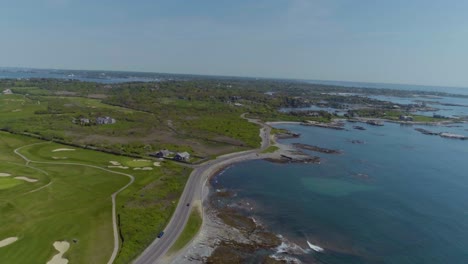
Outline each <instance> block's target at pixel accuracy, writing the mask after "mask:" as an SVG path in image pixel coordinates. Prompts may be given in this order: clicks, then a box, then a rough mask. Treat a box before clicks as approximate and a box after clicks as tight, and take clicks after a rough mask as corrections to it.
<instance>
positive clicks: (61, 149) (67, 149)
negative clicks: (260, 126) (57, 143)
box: [52, 148, 75, 152]
mask: <svg viewBox="0 0 468 264" xmlns="http://www.w3.org/2000/svg"><path fill="white" fill-rule="evenodd" d="M59 151H75V149H71V148H58V149H54V150H52V152H59Z"/></svg>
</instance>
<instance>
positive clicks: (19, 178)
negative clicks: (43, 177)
mask: <svg viewBox="0 0 468 264" xmlns="http://www.w3.org/2000/svg"><path fill="white" fill-rule="evenodd" d="M15 179H17V180H23V181H27V182H37V181H38V180H37V179H33V178H28V177H26V176H19V177H15Z"/></svg>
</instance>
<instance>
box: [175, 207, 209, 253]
mask: <svg viewBox="0 0 468 264" xmlns="http://www.w3.org/2000/svg"><path fill="white" fill-rule="evenodd" d="M202 222H203V220H202V218H201V214H200V209H199V208H198V207H193V208H192V212H191V213H190V217H189V219H188V221H187V224H186V225H185V228H184V230H183V231H182V233H181V234H180V236H179V238H177V240H176V242H175V243H174V245H172V247H171V249H170V250H169V253H175V252H177V251H179V250H181V249H182V248H184V247H185V246H186V245H187V244H188V243H189V242H190V241H191V240H192V239H193V238H194V237H195V235H196V234H197V233H198V231H199V230H200V227H201V225H202Z"/></svg>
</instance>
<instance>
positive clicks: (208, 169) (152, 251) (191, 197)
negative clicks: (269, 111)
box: [134, 114, 271, 264]
mask: <svg viewBox="0 0 468 264" xmlns="http://www.w3.org/2000/svg"><path fill="white" fill-rule="evenodd" d="M241 117H242V118H245V114H242V115H241ZM245 119H247V120H248V121H249V122H252V123H256V124H258V125H261V126H262V128H261V129H260V137H261V139H262V143H261V147H260V148H259V149H254V150H248V151H242V152H237V153H232V154H227V155H223V156H220V157H218V158H216V159H215V160H211V161H207V162H205V163H203V164H201V165H199V166H197V167H196V168H195V169H194V170H193V171H192V173H191V174H190V176H189V179H188V181H187V183H186V185H185V188H184V191H183V193H182V196H181V197H180V200H179V203H178V205H177V207H176V209H175V211H174V213H173V215H172V218H171V220H170V221H169V223H168V224H167V226H166V228H165V229H164V236H163V237H162V238H156V239H155V240H154V241H153V242H152V243H151V244H150V245H149V246H148V247H147V248H146V250H145V251H143V253H142V254H141V255H140V256H139V257H138V258H137V259H136V260H135V261H134V264H153V263H158V262H159V261H160V260H161V258H162V257H163V256H164V255H165V254H166V252H167V251H168V250H169V249H170V247H171V246H172V245H173V244H174V242H175V241H176V240H177V238H178V237H179V235H180V234H181V233H182V230H183V229H184V227H185V224H186V223H187V221H188V218H189V216H190V212H191V207H192V201H195V200H201V199H202V197H203V195H202V190H203V185H204V184H205V182H206V180H207V179H208V178H209V177H210V176H211V175H213V174H215V173H216V172H217V171H219V170H221V169H222V168H224V167H226V166H229V165H231V164H233V163H238V162H242V161H245V160H251V159H258V158H259V155H258V153H259V152H261V151H263V150H264V149H266V148H268V147H269V146H270V131H271V127H269V126H267V125H265V124H264V123H261V122H259V121H258V120H256V119H248V118H245ZM187 203H190V206H187ZM202 204H203V203H202ZM161 231H162V230H161Z"/></svg>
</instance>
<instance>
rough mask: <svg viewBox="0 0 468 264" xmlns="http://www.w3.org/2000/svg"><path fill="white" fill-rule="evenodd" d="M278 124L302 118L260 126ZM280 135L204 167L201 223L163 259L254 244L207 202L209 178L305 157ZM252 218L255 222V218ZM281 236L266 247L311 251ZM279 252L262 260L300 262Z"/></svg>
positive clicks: (192, 258) (200, 257)
mask: <svg viewBox="0 0 468 264" xmlns="http://www.w3.org/2000/svg"><path fill="white" fill-rule="evenodd" d="M335 121H343V120H340V119H335ZM382 121H388V122H390V123H406V124H408V123H409V122H401V121H400V122H398V121H396V122H392V121H390V120H382ZM363 122H365V121H363ZM450 123H454V122H450ZM455 123H457V122H455ZM280 124H294V125H301V124H302V122H289V121H278V122H266V123H264V124H263V126H264V127H265V125H268V126H270V125H280ZM413 124H415V125H416V124H419V122H413ZM444 124H447V123H430V124H429V125H439V126H440V125H444ZM261 134H262V130H261ZM279 137H280V136H279V135H270V141H271V142H272V144H271V145H272V146H276V147H278V148H279V149H278V150H276V151H275V152H273V153H259V152H258V150H255V151H251V154H252V155H249V156H243V157H242V158H240V159H230V160H227V161H226V162H221V163H219V164H216V165H215V166H213V167H212V168H211V169H210V170H207V173H208V174H209V175H208V176H207V178H206V181H205V183H204V184H203V195H202V200H201V202H202V205H203V206H202V208H203V210H202V211H203V223H202V226H201V228H200V230H199V232H198V234H197V235H196V236H195V237H194V238H193V239H192V241H191V242H190V243H189V244H187V245H186V246H185V247H184V248H183V249H182V250H180V251H179V252H177V253H175V254H174V255H172V256H166V257H165V258H164V260H163V262H162V263H206V261H207V259H208V258H209V257H210V256H212V254H213V253H214V252H215V251H216V249H217V248H218V247H225V246H226V245H225V242H226V241H228V242H229V241H238V242H240V244H241V245H252V244H253V245H254V246H255V243H256V242H255V241H252V238H251V237H248V236H246V235H245V234H243V233H242V230H241V229H242V228H239V227H235V226H231V225H228V224H226V223H225V222H223V220H222V219H221V218H220V217H218V216H217V214H218V213H219V210H217V209H216V208H214V207H213V206H212V205H211V204H210V196H211V195H213V194H215V193H216V192H217V190H214V189H213V188H212V186H211V185H210V183H209V180H211V179H212V178H213V177H216V176H217V175H222V173H223V171H224V170H225V169H226V168H229V167H230V166H232V165H234V164H236V163H240V162H245V161H250V160H257V159H263V160H268V159H269V158H271V159H276V160H281V158H282V156H284V155H291V156H295V157H296V158H299V159H301V158H302V159H303V158H304V155H302V154H304V153H301V152H300V151H299V149H298V148H297V147H294V146H292V145H287V144H281V143H277V139H278V138H279ZM262 139H263V137H262ZM262 145H263V144H262ZM230 155H235V154H227V155H226V156H230ZM309 157H310V156H309ZM288 162H289V161H288V160H286V161H285V162H284V163H288ZM207 185H208V186H207ZM205 187H208V188H205ZM247 218H248V217H247ZM253 221H254V222H255V220H253ZM266 232H268V233H270V234H273V233H271V230H267V231H266ZM280 240H281V245H278V246H277V247H276V248H275V247H269V248H268V249H269V250H273V249H276V250H277V251H278V252H280V246H283V244H285V243H287V244H288V245H289V248H293V247H296V249H297V248H299V249H301V250H303V251H305V250H307V251H308V252H310V250H311V248H307V247H306V248H305V249H303V248H301V247H300V246H298V245H296V244H294V243H291V242H289V241H287V240H285V239H284V238H282V237H280ZM231 246H232V245H231ZM284 247H287V246H283V247H282V250H283V249H284ZM309 247H310V245H309ZM312 250H313V249H312ZM282 252H284V251H282ZM286 252H287V251H286ZM223 253H226V252H223ZM279 255H280V256H279V257H278V256H277V255H276V254H272V255H269V257H270V258H268V260H265V262H264V263H300V261H299V260H297V259H295V258H293V257H292V256H287V254H286V255H283V254H279ZM285 257H288V258H289V259H285ZM210 263H222V262H210Z"/></svg>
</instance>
